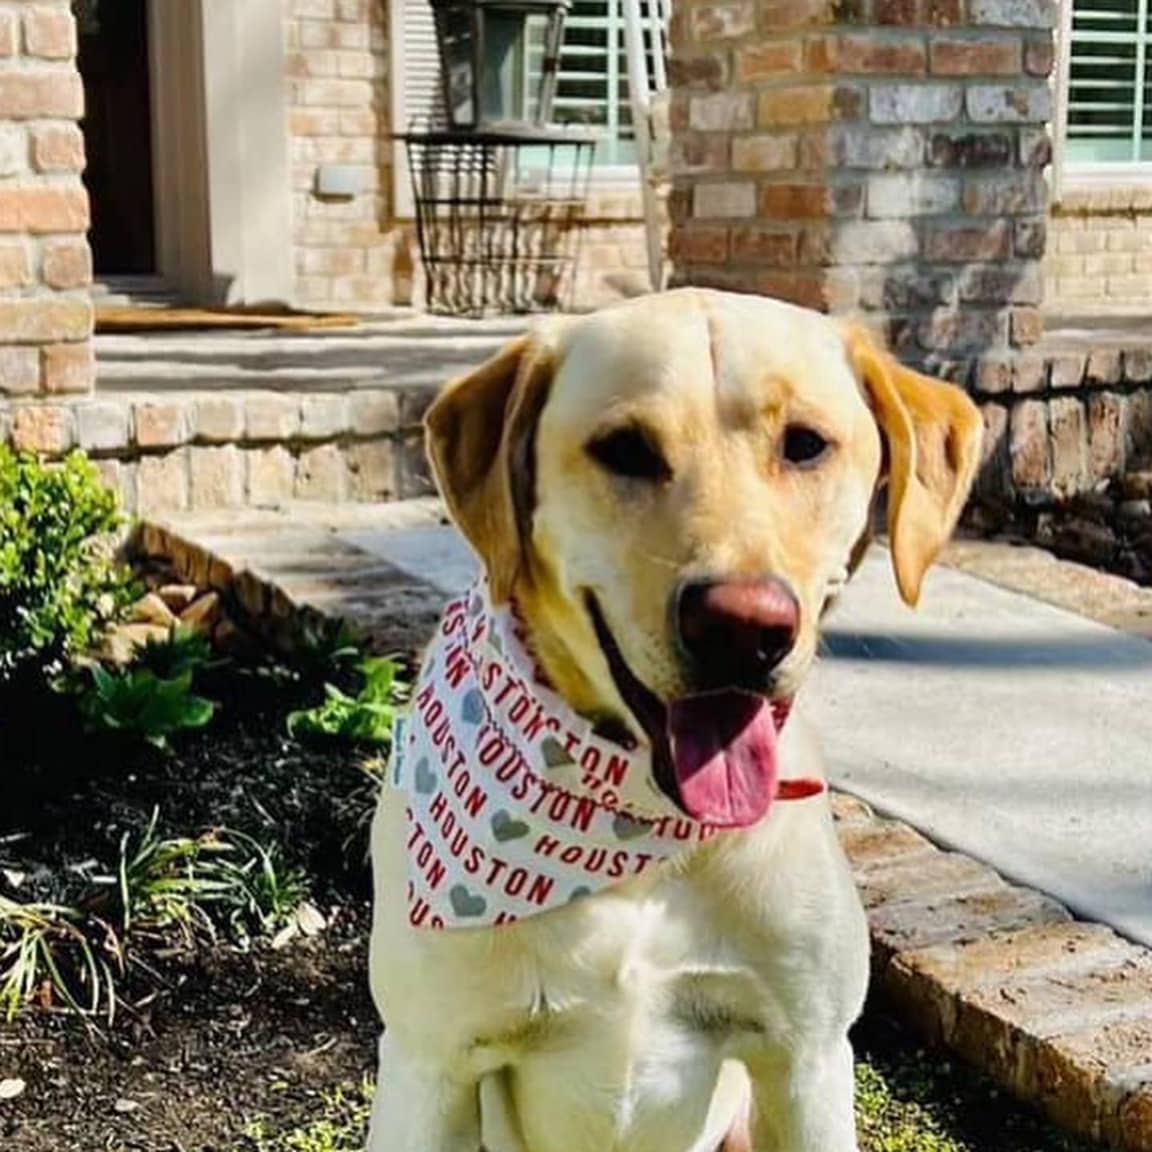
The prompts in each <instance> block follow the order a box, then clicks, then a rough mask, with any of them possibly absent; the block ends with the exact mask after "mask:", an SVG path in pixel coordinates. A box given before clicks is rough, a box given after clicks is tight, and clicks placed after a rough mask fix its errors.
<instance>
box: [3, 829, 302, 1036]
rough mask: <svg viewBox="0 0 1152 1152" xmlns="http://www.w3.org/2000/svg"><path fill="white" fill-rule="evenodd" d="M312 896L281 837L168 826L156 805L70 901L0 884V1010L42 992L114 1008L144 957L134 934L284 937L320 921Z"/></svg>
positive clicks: (54, 999)
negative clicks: (180, 832)
mask: <svg viewBox="0 0 1152 1152" xmlns="http://www.w3.org/2000/svg"><path fill="white" fill-rule="evenodd" d="M307 899H308V886H307V882H306V879H305V877H304V874H303V873H302V872H301V871H300V870H299V869H297V868H295V867H292V866H290V865H288V864H287V863H286V862H285V861H284V859H283V857H282V855H281V852H280V849H279V848H278V847H277V846H276V845H273V844H264V843H261V842H260V841H259V840H256V839H255V838H254V837H252V836H249V835H247V834H246V833H243V832H238V831H234V830H232V829H211V830H209V831H207V832H204V833H203V834H202V835H199V836H165V835H162V834H161V832H160V828H159V810H158V809H154V810H153V812H152V815H151V818H150V819H149V821H148V823H147V824H146V825H145V827H144V828H143V830H142V831H141V832H140V833H139V835H136V836H133V835H130V834H127V833H126V834H125V835H124V837H123V838H122V839H121V841H120V853H119V859H118V862H117V864H116V866H115V867H114V868H111V869H106V870H104V871H101V870H99V869H98V868H97V869H93V870H91V871H87V872H86V873H85V878H84V884H83V887H82V888H81V889H80V890H79V891H78V892H75V893H74V894H73V898H72V899H71V900H70V901H69V902H68V903H64V902H63V901H56V902H50V901H27V902H20V901H17V900H14V899H11V898H9V897H6V896H0V1014H3V1015H6V1016H7V1017H8V1018H9V1019H11V1018H12V1017H13V1016H14V1015H15V1014H16V1013H17V1012H18V1011H20V1009H21V1008H22V1007H23V1006H24V1005H25V1004H27V1003H29V1002H31V1001H37V1002H40V1003H42V1004H45V1005H48V1006H57V1007H65V1008H68V1009H70V1010H72V1011H74V1012H77V1013H80V1014H82V1015H85V1016H91V1015H95V1014H97V1013H103V1014H105V1015H106V1016H107V1018H108V1019H109V1020H112V1019H113V1016H114V1014H115V1011H116V1007H117V1005H118V1003H119V1002H120V982H121V978H122V977H123V975H124V973H125V972H126V971H127V970H128V969H130V968H133V967H135V968H145V969H146V965H145V964H144V962H143V961H142V959H141V951H140V948H139V943H140V940H141V938H143V937H151V938H153V940H155V939H156V938H160V939H161V940H165V941H170V940H171V939H172V936H173V933H174V932H176V933H177V934H178V935H177V939H179V940H180V941H181V942H182V943H183V944H184V945H185V946H191V945H193V944H195V943H196V942H197V941H199V940H210V941H214V940H216V939H218V938H219V937H220V936H222V935H223V936H226V937H228V938H230V939H232V940H233V941H235V942H237V943H240V944H244V945H247V944H250V943H251V941H252V939H253V938H254V937H262V938H272V942H273V943H276V942H277V941H276V938H275V937H273V933H279V934H280V935H282V936H284V938H285V941H286V940H287V939H290V938H291V936H292V935H295V934H296V932H297V931H304V932H305V934H311V933H314V932H316V931H318V930H320V928H322V927H323V923H324V922H323V918H322V917H321V916H320V914H319V912H317V911H316V910H315V908H313V907H312V906H311V905H310V904H308V903H307Z"/></svg>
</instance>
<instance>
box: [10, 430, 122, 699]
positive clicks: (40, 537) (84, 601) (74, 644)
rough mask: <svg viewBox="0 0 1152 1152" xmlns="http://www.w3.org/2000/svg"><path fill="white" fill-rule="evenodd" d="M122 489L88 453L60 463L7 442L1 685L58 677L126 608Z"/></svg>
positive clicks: (75, 455) (72, 456)
mask: <svg viewBox="0 0 1152 1152" xmlns="http://www.w3.org/2000/svg"><path fill="white" fill-rule="evenodd" d="M120 525H121V517H120V512H119V508H118V503H117V498H116V496H115V494H114V493H113V492H112V491H111V490H110V489H108V488H107V487H106V486H105V485H104V484H103V482H102V481H101V479H100V476H99V473H98V472H97V471H96V469H95V467H94V466H93V465H92V464H91V463H89V462H88V461H87V460H86V459H85V458H84V457H83V455H81V454H80V453H73V454H72V455H70V456H68V457H67V458H66V459H65V460H63V461H61V462H59V463H56V464H44V463H41V462H40V461H38V460H36V459H35V458H34V457H31V456H28V455H24V454H20V453H16V452H13V451H12V450H11V449H10V448H7V447H5V446H2V445H0V685H3V684H5V683H6V682H10V681H12V680H14V679H16V678H17V677H18V676H22V675H26V674H33V675H37V676H44V677H51V676H54V675H56V674H57V673H59V672H60V671H61V670H62V669H63V668H64V667H65V665H66V664H67V662H68V660H69V659H70V658H71V657H73V656H74V655H76V654H78V653H81V652H84V651H86V650H87V649H89V648H90V647H91V646H92V644H93V643H94V641H95V640H96V639H98V637H99V636H100V634H101V633H102V632H103V631H104V629H105V628H106V627H107V626H108V624H109V623H111V622H112V621H113V620H114V619H116V618H118V617H119V616H120V615H121V614H122V613H123V611H124V610H125V609H126V607H127V605H128V602H129V598H130V596H131V592H132V588H131V582H130V579H129V577H128V574H127V573H126V571H125V570H124V569H123V568H122V567H121V566H120V565H119V564H118V563H117V562H116V559H115V555H114V547H113V543H112V537H113V534H114V533H115V532H116V530H117V529H118V528H119V527H120Z"/></svg>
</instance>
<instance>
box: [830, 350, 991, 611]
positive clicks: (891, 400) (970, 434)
mask: <svg viewBox="0 0 1152 1152" xmlns="http://www.w3.org/2000/svg"><path fill="white" fill-rule="evenodd" d="M848 346H849V350H850V353H851V356H852V359H853V360H854V361H855V365H856V370H857V371H858V372H859V374H860V378H861V380H862V381H863V384H864V387H865V389H866V391H867V394H868V397H869V399H870V401H871V404H872V410H873V412H874V413H875V416H876V422H877V423H878V424H879V425H880V431H881V432H882V433H883V435H884V439H885V441H886V443H887V446H888V536H889V542H890V545H891V548H892V564H893V567H894V568H895V570H896V584H897V586H898V587H899V589H900V595H901V597H902V598H903V599H904V601H905V603H907V604H911V605H913V606H914V605H915V604H916V603H917V601H918V600H919V599H920V585H921V583H922V582H923V579H924V574H925V573H926V572H927V571H928V569H929V568H930V567H931V565H932V563H933V562H934V561H935V559H936V557H937V556H938V555H939V554H940V551H941V549H942V548H943V547H944V545H945V544H946V543H947V541H948V537H949V536H950V535H951V534H952V530H953V529H954V528H955V527H956V521H957V520H958V519H959V518H960V512H961V510H962V509H963V507H964V501H965V500H967V498H968V492H969V490H970V489H971V487H972V481H973V480H974V479H975V476H976V469H977V467H978V466H979V463H980V443H981V439H982V437H983V428H984V424H983V420H982V419H981V417H980V410H979V409H978V408H977V407H976V405H975V404H973V403H972V401H971V400H970V399H969V398H968V397H967V395H966V394H965V393H964V392H963V391H961V390H960V389H959V388H957V387H955V386H954V385H952V384H945V383H944V382H943V381H940V380H934V379H932V378H931V377H930V376H922V375H921V374H920V373H919V372H914V371H912V369H910V368H905V367H904V365H902V364H900V363H899V362H898V361H897V360H896V359H895V357H893V356H892V355H890V354H889V353H888V352H886V351H883V350H882V349H880V348H878V347H876V345H875V344H874V343H873V342H872V340H871V339H870V338H869V336H868V335H867V334H866V333H864V332H862V331H859V330H853V331H850V332H849V334H848Z"/></svg>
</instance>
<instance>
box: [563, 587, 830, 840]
mask: <svg viewBox="0 0 1152 1152" xmlns="http://www.w3.org/2000/svg"><path fill="white" fill-rule="evenodd" d="M585 604H586V607H587V610H588V614H589V616H590V617H591V619H592V625H593V627H594V628H595V630H596V637H597V639H598V641H599V642H600V648H601V650H602V651H603V653H604V657H605V659H606V660H607V662H608V667H609V669H610V671H611V673H612V679H613V681H614V683H615V685H616V689H617V691H618V692H619V693H620V696H621V698H622V699H623V701H624V703H625V704H626V705H627V706H628V709H629V711H630V712H631V713H632V715H633V716H634V717H635V718H636V720H637V722H638V723H639V724H640V725H641V726H642V727H643V729H644V733H645V735H646V736H647V737H648V742H649V744H650V745H651V748H652V774H653V778H654V779H655V781H656V784H657V786H658V787H659V788H660V790H661V791H662V792H663V793H664V794H665V795H666V796H667V797H668V798H669V799H670V800H672V802H673V803H675V804H676V805H677V806H678V807H679V808H680V809H681V810H682V811H683V812H684V813H685V814H686V815H688V816H690V817H692V819H694V820H699V821H700V822H702V823H706V824H713V825H716V826H718V827H728V828H745V827H748V826H749V825H752V824H756V823H758V822H759V821H760V820H762V819H763V818H764V817H765V816H766V815H767V813H768V810H769V808H771V806H772V803H773V802H774V801H775V800H777V799H781V800H783V799H802V798H803V797H805V796H811V795H814V794H816V793H817V792H820V791H823V787H824V785H823V782H822V781H818V780H787V781H781V780H780V779H779V763H778V760H779V757H778V744H779V736H780V729H781V728H782V727H783V724H784V721H785V719H786V718H787V714H788V707H789V702H788V701H772V700H769V699H768V698H766V697H764V696H758V695H756V694H754V693H751V692H745V691H742V690H740V689H736V688H732V689H725V690H721V691H710V692H703V693H698V694H695V695H689V696H682V697H680V698H678V699H676V700H671V701H668V702H667V703H666V702H665V701H664V700H662V699H661V698H660V697H659V696H657V695H656V693H655V692H653V691H652V690H651V689H650V688H649V687H648V686H647V685H646V684H644V683H643V682H642V681H641V680H640V679H639V678H638V677H637V676H636V675H635V674H634V673H633V671H632V669H631V668H630V667H629V666H628V662H627V661H626V660H625V659H624V656H623V653H622V652H621V651H620V646H619V645H618V644H617V643H616V640H615V638H614V637H613V635H612V631H611V629H610V628H609V627H608V623H607V621H606V620H605V618H604V613H603V611H602V610H601V608H600V605H599V603H598V602H597V600H596V597H595V596H594V595H593V594H592V593H591V592H588V593H586V594H585Z"/></svg>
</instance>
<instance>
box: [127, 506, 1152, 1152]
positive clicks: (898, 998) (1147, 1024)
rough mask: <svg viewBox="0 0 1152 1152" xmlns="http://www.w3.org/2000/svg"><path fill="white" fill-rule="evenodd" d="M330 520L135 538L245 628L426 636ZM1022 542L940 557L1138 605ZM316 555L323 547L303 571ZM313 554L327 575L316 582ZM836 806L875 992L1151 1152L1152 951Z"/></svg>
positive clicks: (417, 589) (1070, 592)
mask: <svg viewBox="0 0 1152 1152" xmlns="http://www.w3.org/2000/svg"><path fill="white" fill-rule="evenodd" d="M414 503H416V502H414ZM394 507H395V506H394ZM396 512H397V513H399V512H400V508H399V507H396ZM334 514H335V513H333V511H332V510H331V509H328V510H326V512H325V518H324V520H323V522H320V521H316V522H314V525H313V526H312V527H309V524H308V522H307V517H303V518H298V517H294V516H292V515H291V514H290V513H289V514H286V515H284V516H283V517H281V518H279V519H277V518H275V517H270V516H266V517H264V518H259V517H257V518H254V519H250V520H249V521H248V522H247V523H244V522H239V523H237V522H234V523H232V524H230V525H229V528H228V531H227V533H226V534H225V535H222V536H221V535H216V536H214V535H213V534H212V533H213V528H212V527H206V528H205V529H204V531H203V532H200V531H197V529H196V526H195V525H191V526H188V525H185V524H183V523H182V525H181V526H180V527H179V528H177V527H175V526H173V525H171V524H164V523H160V522H150V523H146V524H144V525H143V526H142V527H141V528H140V530H139V531H138V532H137V534H136V537H135V541H134V547H135V548H136V549H137V550H138V551H139V552H140V553H141V554H143V555H144V556H146V557H148V558H150V559H151V560H153V561H155V560H157V559H164V560H165V561H167V562H168V563H169V565H170V566H171V568H172V569H173V570H174V571H175V572H176V574H177V575H178V576H180V577H181V578H183V579H186V580H188V581H189V582H191V583H195V584H197V585H198V586H200V587H210V588H213V589H215V590H217V591H219V592H220V593H221V594H222V595H223V596H224V598H225V600H226V602H227V603H229V604H231V605H233V606H234V607H235V611H237V612H238V613H240V614H242V615H245V616H246V618H247V619H246V622H247V623H248V625H249V626H252V625H253V624H255V623H258V622H260V621H261V620H263V622H264V623H265V626H266V627H265V631H266V634H269V635H271V636H273V637H275V636H277V635H282V634H283V633H284V630H285V627H286V626H287V625H288V624H289V623H290V622H291V621H292V620H293V619H294V618H297V617H307V616H308V615H314V614H320V615H325V614H329V615H332V614H335V615H344V616H347V617H349V618H350V622H352V623H353V624H362V625H366V626H367V632H368V635H369V636H370V638H371V639H372V640H373V641H374V643H376V644H377V645H382V646H383V647H385V648H396V647H402V646H404V645H409V646H411V645H413V644H419V643H422V639H423V637H426V635H427V633H428V631H429V630H430V629H431V627H432V626H433V624H434V621H435V618H436V616H437V615H438V613H439V609H440V605H441V603H442V601H443V596H442V594H440V593H438V592H436V591H435V590H433V589H430V588H427V586H423V587H421V586H420V585H419V583H418V582H413V581H411V580H407V581H404V580H399V581H398V580H397V578H396V575H395V573H391V574H383V573H381V565H380V561H378V560H377V559H375V558H374V557H371V556H370V555H368V554H367V553H362V552H361V553H359V554H358V555H357V550H356V549H354V548H349V549H347V550H346V551H340V549H339V548H338V547H336V546H335V545H334V544H331V543H327V542H329V541H333V540H334V539H335V538H334V537H333V536H332V534H331V529H332V528H334V527H336V525H335V524H333V523H332V522H331V520H332V516H333V515H334ZM352 514H353V513H351V512H342V513H339V515H340V516H349V515H352ZM409 514H410V515H411V516H412V517H414V521H413V522H416V523H432V522H435V521H436V519H437V518H438V511H437V508H436V506H435V504H434V502H433V501H427V502H423V501H422V502H419V507H414V508H413V509H412V510H411V513H406V515H409ZM270 529H275V530H276V532H277V533H278V537H277V539H278V540H279V541H282V540H283V536H284V535H285V534H286V535H288V536H289V537H291V539H290V540H289V541H288V544H287V545H286V546H285V545H283V544H282V546H281V548H280V550H279V551H277V552H271V551H270V550H269V549H266V548H261V547H260V546H259V544H258V541H259V540H260V538H261V533H268V532H269V531H270ZM263 538H264V539H265V540H267V539H268V537H267V536H265V537H263ZM1025 551H1026V552H1027V553H1030V554H1035V555H1025V554H1024V553H1023V552H1014V553H1013V554H1012V555H1011V556H1007V558H1006V554H1005V555H1001V554H1000V553H996V552H994V551H993V552H988V551H982V546H981V545H979V544H976V543H972V542H969V543H967V544H964V545H960V546H957V548H956V550H955V552H954V553H953V559H954V560H955V561H957V562H958V566H960V567H963V568H965V569H967V570H968V571H973V572H976V573H977V574H979V575H983V576H985V577H986V578H990V579H998V577H999V576H1002V575H1003V574H1004V572H1007V571H1011V572H1012V573H1013V580H1014V581H1015V583H1014V584H1013V582H1012V581H1011V580H1010V581H1006V582H1008V583H1009V584H1010V586H1015V587H1017V588H1018V589H1019V590H1022V591H1025V592H1029V593H1030V594H1033V595H1038V596H1040V597H1041V598H1044V599H1053V598H1054V596H1053V588H1054V587H1055V589H1056V590H1057V592H1056V595H1055V599H1056V602H1058V603H1060V604H1061V605H1062V606H1063V607H1067V608H1070V609H1072V610H1078V609H1081V610H1082V609H1083V607H1084V603H1085V602H1091V604H1093V605H1095V609H1096V610H1095V612H1092V611H1089V612H1088V613H1087V614H1088V615H1095V616H1096V618H1097V619H1101V618H1103V617H1104V616H1107V615H1108V614H1109V613H1111V615H1112V616H1113V617H1115V616H1117V615H1121V616H1123V615H1124V614H1125V613H1133V612H1135V613H1137V615H1139V616H1142V615H1143V613H1142V612H1141V611H1139V610H1140V609H1143V608H1144V607H1145V606H1146V605H1145V603H1144V601H1143V596H1144V595H1145V593H1144V590H1140V589H1137V590H1136V592H1137V593H1139V595H1137V596H1136V599H1134V600H1133V599H1126V596H1127V595H1128V593H1129V592H1130V590H1131V589H1129V588H1122V587H1120V586H1119V585H1120V584H1125V585H1126V584H1127V582H1125V581H1121V582H1118V583H1117V584H1113V583H1111V581H1115V579H1116V578H1114V577H1105V578H1103V579H1104V580H1105V583H1106V585H1107V586H1106V587H1105V586H1104V585H1100V584H1099V583H1098V582H1096V581H1094V580H1093V579H1091V578H1090V577H1085V576H1084V575H1083V571H1084V570H1079V568H1078V566H1075V565H1066V564H1065V563H1064V562H1062V561H1056V560H1053V559H1052V558H1051V557H1047V556H1046V554H1044V553H1037V551H1036V550H1035V549H1028V550H1025ZM312 555H319V556H320V559H319V560H318V563H317V567H316V569H314V570H313V569H310V568H309V564H308V562H307V559H308V557H310V556H312ZM326 566H327V567H328V568H329V569H330V570H329V571H328V577H327V579H319V578H318V575H317V573H318V571H320V570H323V569H325V567H326ZM1065 568H1068V569H1075V570H1076V571H1063V569H1065ZM1054 574H1056V575H1058V576H1059V577H1060V579H1057V580H1056V581H1055V583H1054V582H1053V576H1054ZM1094 575H1096V574H1094ZM1045 590H1047V592H1048V594H1047V595H1045V594H1044V593H1045ZM1109 595H1111V597H1112V598H1111V599H1110V598H1109ZM1134 595H1135V594H1134ZM1147 595H1149V596H1152V593H1147ZM1101 597H1103V600H1101ZM1101 603H1103V605H1104V606H1103V607H1101ZM1108 622H1112V621H1111V620H1108ZM1121 626H1122V625H1121ZM1133 630H1135V629H1133ZM832 805H833V812H834V815H835V819H836V825H837V831H838V834H839V836H840V840H841V842H842V844H843V845H844V848H845V850H846V851H847V854H848V857H849V860H850V862H851V864H852V868H853V872H854V874H855V877H856V880H857V883H858V884H859V887H860V892H861V896H862V898H863V900H864V904H865V908H866V909H867V912H868V918H869V924H870V927H871V936H872V963H873V983H872V996H873V997H874V998H875V999H876V1000H877V1001H879V1002H882V1003H885V1004H887V1005H888V1006H890V1007H891V1008H892V1009H893V1010H894V1011H895V1012H896V1013H897V1014H898V1015H899V1016H900V1017H901V1018H903V1019H905V1020H907V1021H908V1022H909V1023H910V1024H912V1025H914V1026H915V1027H916V1028H918V1029H919V1030H920V1031H921V1032H922V1033H923V1034H924V1036H925V1037H926V1038H927V1039H929V1040H930V1041H932V1042H936V1043H942V1044H944V1045H947V1046H948V1047H950V1048H952V1049H953V1050H955V1051H956V1052H957V1053H958V1054H960V1055H961V1056H962V1057H963V1058H964V1059H966V1060H967V1061H969V1062H970V1063H972V1064H974V1065H975V1066H976V1067H978V1068H980V1069H982V1070H983V1071H985V1072H986V1073H988V1074H989V1075H990V1076H992V1077H993V1078H994V1079H995V1080H997V1081H998V1082H999V1083H1001V1084H1002V1085H1004V1086H1005V1087H1006V1088H1007V1089H1009V1090H1010V1091H1011V1092H1013V1093H1014V1094H1015V1095H1017V1096H1019V1097H1020V1098H1022V1099H1024V1100H1027V1101H1029V1102H1031V1103H1034V1104H1036V1105H1037V1106H1039V1107H1040V1108H1041V1109H1043V1110H1044V1111H1045V1112H1047V1113H1048V1114H1049V1115H1050V1116H1051V1117H1052V1118H1053V1119H1055V1120H1056V1121H1057V1122H1058V1123H1060V1124H1062V1125H1064V1126H1065V1127H1067V1128H1068V1129H1070V1130H1072V1131H1073V1132H1075V1133H1077V1134H1079V1135H1082V1136H1086V1137H1089V1138H1091V1139H1094V1140H1100V1141H1106V1142H1108V1143H1110V1144H1112V1145H1114V1146H1116V1147H1118V1148H1120V1149H1123V1150H1124V1152H1152V950H1149V949H1146V948H1142V947H1139V946H1137V945H1134V944H1132V943H1129V942H1127V941H1125V940H1123V939H1122V938H1121V937H1119V936H1118V935H1116V933H1114V932H1112V931H1111V930H1110V929H1108V928H1106V927H1103V926H1101V925H1096V924H1088V923H1083V922H1078V921H1075V920H1074V919H1073V918H1072V916H1071V914H1070V913H1069V912H1068V910H1067V909H1066V908H1064V907H1063V906H1062V905H1061V904H1059V903H1057V902H1056V901H1055V900H1052V899H1051V898H1049V897H1047V896H1045V895H1044V894H1042V893H1040V892H1037V891H1035V890H1033V889H1029V888H1024V887H1020V886H1017V885H1012V884H1009V883H1008V882H1006V881H1005V880H1004V879H1003V878H1002V877H1001V876H1000V875H999V874H998V873H997V872H996V871H995V870H994V869H992V868H989V867H988V866H987V865H984V864H982V863H980V862H979V861H977V860H974V859H972V858H971V857H968V856H965V855H963V854H962V853H958V852H951V851H945V850H943V849H940V848H938V847H936V846H935V845H934V844H932V843H931V842H930V841H929V840H927V839H926V838H925V837H924V836H922V835H921V834H920V833H919V832H917V831H916V830H915V829H913V828H912V827H910V826H909V825H907V824H904V823H902V822H901V821H898V820H890V819H887V818H885V817H883V816H881V815H878V814H876V813H875V812H874V811H873V810H872V809H871V808H869V807H868V806H867V805H866V804H864V803H863V802H862V801H860V800H858V799H856V798H855V797H852V796H849V795H845V794H835V795H834V796H833V800H832Z"/></svg>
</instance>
